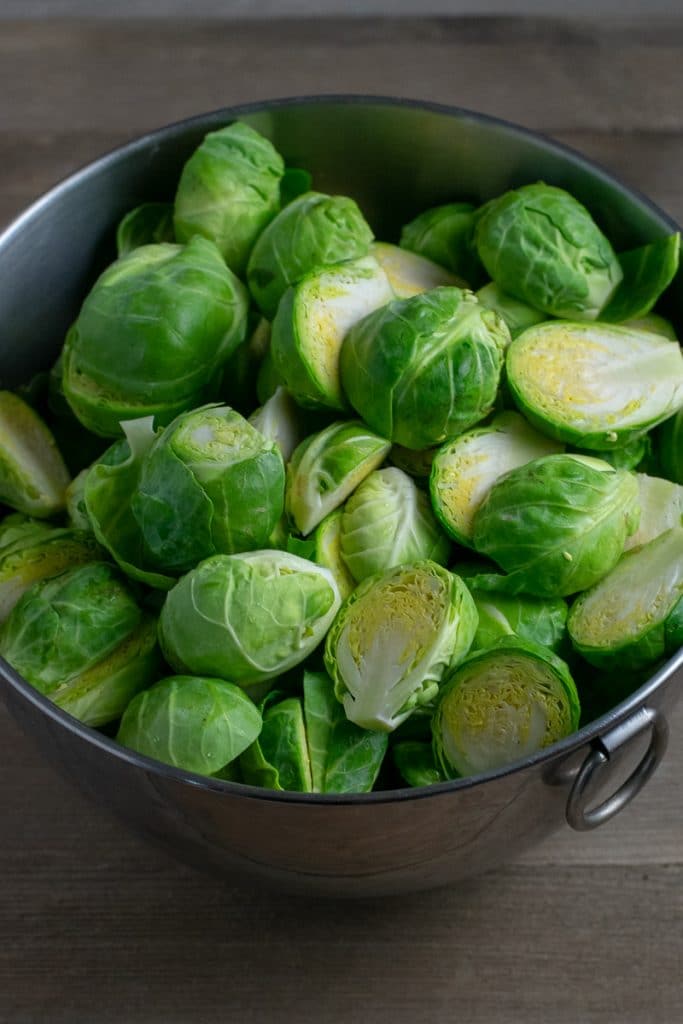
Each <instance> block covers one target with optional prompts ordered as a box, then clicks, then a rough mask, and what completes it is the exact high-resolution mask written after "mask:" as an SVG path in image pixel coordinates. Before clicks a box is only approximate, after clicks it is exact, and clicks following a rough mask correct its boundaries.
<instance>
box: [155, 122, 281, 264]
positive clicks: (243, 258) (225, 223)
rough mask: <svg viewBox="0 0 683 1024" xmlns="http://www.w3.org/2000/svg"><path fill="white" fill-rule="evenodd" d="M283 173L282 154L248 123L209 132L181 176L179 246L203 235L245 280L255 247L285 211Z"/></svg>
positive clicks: (177, 199) (177, 200)
mask: <svg viewBox="0 0 683 1024" xmlns="http://www.w3.org/2000/svg"><path fill="white" fill-rule="evenodd" d="M284 170H285V165H284V161H283V159H282V157H281V156H280V154H279V153H278V152H277V150H276V149H275V148H274V147H273V145H272V144H271V143H270V142H269V141H268V139H266V138H264V137H263V135H260V134H259V133H258V132H257V131H254V129H253V128H250V127H249V125H248V124H244V123H243V122H241V121H236V122H235V123H234V124H231V125H228V126H227V127H225V128H220V129H219V130H218V131H215V132H209V133H208V135H206V136H205V138H204V140H203V142H202V143H201V144H200V145H199V147H198V148H197V149H196V150H195V151H194V153H193V154H192V156H191V157H190V159H189V160H188V161H187V163H186V164H185V166H184V167H183V171H182V174H181V175H180V181H179V183H178V190H177V192H176V197H175V212H174V224H175V232H176V237H177V239H178V241H179V242H189V241H190V239H191V238H192V237H193V235H203V236H204V238H208V239H210V240H211V241H212V242H215V244H216V245H217V246H218V248H219V250H220V252H221V255H222V256H223V258H224V260H225V262H226V263H227V265H228V266H229V267H230V269H231V270H232V271H234V273H236V274H239V275H240V277H241V276H242V275H243V274H244V270H245V268H246V266H247V260H248V258H249V253H250V252H251V249H252V247H253V245H254V242H255V241H256V239H257V238H258V236H259V235H260V234H261V232H262V231H263V229H264V228H265V226H266V225H267V224H268V223H269V222H270V221H271V220H272V219H273V217H274V216H275V214H276V213H277V212H278V210H279V208H280V182H281V180H282V176H283V174H284Z"/></svg>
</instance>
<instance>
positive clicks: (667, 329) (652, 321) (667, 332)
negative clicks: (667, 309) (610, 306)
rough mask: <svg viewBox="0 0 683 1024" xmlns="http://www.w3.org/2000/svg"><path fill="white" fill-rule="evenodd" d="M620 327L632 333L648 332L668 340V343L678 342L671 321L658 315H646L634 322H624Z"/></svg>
mask: <svg viewBox="0 0 683 1024" xmlns="http://www.w3.org/2000/svg"><path fill="white" fill-rule="evenodd" d="M621 326H622V327H628V328H630V329H631V330H632V331H650V332H651V333H652V334H661V336H662V337H663V338H668V339H669V340H670V341H677V340H678V339H677V337H676V331H675V329H674V326H673V324H672V323H671V321H670V320H667V319H666V317H663V316H660V315H659V314H658V313H646V315H645V316H639V317H636V319H634V320H625V321H624V322H623V324H622V325H621Z"/></svg>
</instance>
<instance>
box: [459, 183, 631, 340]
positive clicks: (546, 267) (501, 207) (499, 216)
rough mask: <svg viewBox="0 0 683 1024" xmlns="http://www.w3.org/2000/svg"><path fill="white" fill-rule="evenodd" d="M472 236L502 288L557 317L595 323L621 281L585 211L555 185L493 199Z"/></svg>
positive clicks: (613, 258) (611, 254)
mask: <svg viewBox="0 0 683 1024" xmlns="http://www.w3.org/2000/svg"><path fill="white" fill-rule="evenodd" d="M475 237H476V244H477V251H478V252H479V256H480V258H481V261H482V263H483V264H484V266H485V267H486V270H487V271H488V273H489V274H490V276H491V277H492V278H493V280H494V281H495V283H496V284H497V285H498V287H499V288H502V290H503V291H506V292H509V293H510V295H513V296H514V297H515V298H517V299H522V301H523V302H526V303H528V304H529V305H530V306H532V307H533V308H534V309H539V310H542V311H543V312H544V313H550V314H551V315H552V316H559V317H566V318H567V319H571V320H594V319H595V318H596V317H597V316H598V315H599V313H600V311H601V310H602V309H603V307H604V306H605V305H606V304H607V303H608V302H609V300H610V298H611V297H612V295H613V293H614V291H615V289H616V287H617V285H618V284H619V282H620V281H621V279H622V276H623V274H622V270H621V267H620V265H619V261H618V259H617V257H616V256H615V254H614V250H613V249H612V246H611V245H610V243H609V242H608V240H607V239H606V238H605V236H604V235H603V233H602V232H601V231H600V229H599V228H598V226H597V224H596V223H595V221H594V220H593V218H592V217H591V215H590V213H589V212H588V210H587V209H586V208H585V207H584V206H582V205H581V203H580V202H579V201H578V200H577V199H575V198H574V197H573V196H571V195H570V194H569V193H568V192H565V191H564V190H563V189H561V188H555V187H554V186H552V185H544V184H543V183H540V182H539V183H538V184H535V185H524V186H523V187H522V188H519V189H513V190H511V191H510V192H505V193H504V194H503V195H502V196H499V197H498V198H497V199H492V200H491V201H490V202H488V203H487V204H486V205H485V206H484V207H482V209H481V210H480V211H479V212H478V215H477V225H476V236H475Z"/></svg>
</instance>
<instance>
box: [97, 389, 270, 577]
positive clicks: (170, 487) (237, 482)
mask: <svg viewBox="0 0 683 1024" xmlns="http://www.w3.org/2000/svg"><path fill="white" fill-rule="evenodd" d="M124 429H125V430H126V436H127V438H128V445H127V452H126V454H127V458H125V459H123V461H118V456H117V452H118V451H119V450H120V449H119V445H120V444H121V443H120V442H119V444H118V445H116V446H114V449H115V450H114V452H112V455H111V456H110V459H109V460H101V461H100V462H99V463H97V464H96V465H95V466H94V467H93V468H92V469H91V470H90V471H89V473H88V477H87V480H86V485H85V500H86V506H87V510H88V514H89V516H90V518H91V520H92V523H93V527H94V529H95V533H96V535H97V537H98V539H100V541H101V542H102V543H103V544H104V545H105V547H107V549H108V550H109V551H110V552H111V553H112V555H113V556H114V558H115V559H116V560H117V562H118V563H119V565H120V566H121V568H122V569H124V571H126V572H127V573H129V575H131V576H133V577H134V578H136V579H140V580H142V581H144V582H147V583H150V584H151V585H152V586H162V587H164V586H166V587H167V586H168V582H169V578H170V577H173V576H177V575H179V574H181V573H183V572H186V571H187V570H188V569H191V568H193V567H194V566H195V565H196V564H197V563H198V562H199V561H201V560H202V559H204V558H208V557H209V556H210V555H214V554H233V553H234V552H237V551H246V550H253V549H255V548H260V547H263V546H264V545H265V544H266V543H267V541H268V538H269V537H270V535H271V533H272V531H273V530H274V528H275V526H276V524H277V522H278V520H279V518H280V516H281V515H282V511H283V508H284V485H285V471H284V463H283V461H282V456H281V454H280V451H279V449H278V448H277V446H276V445H275V444H274V443H273V442H272V441H268V440H267V439H266V438H264V437H263V435H262V434H260V433H259V432H258V430H255V429H254V427H252V426H251V425H250V424H249V423H248V422H247V421H246V420H245V419H243V417H242V416H240V414H239V413H237V412H235V411H234V410H233V409H230V408H228V407H227V406H205V407H203V408H200V409H196V410H194V411H192V412H187V413H183V414H181V415H180V416H178V417H177V418H176V419H175V420H174V421H173V422H172V423H171V424H169V426H168V427H166V428H165V429H164V430H163V431H162V432H160V433H159V434H157V435H155V434H154V431H153V430H152V425H151V421H150V419H149V418H146V419H142V420H133V421H131V422H130V423H126V424H124ZM121 454H122V455H123V450H122V449H121ZM171 582H172V580H171Z"/></svg>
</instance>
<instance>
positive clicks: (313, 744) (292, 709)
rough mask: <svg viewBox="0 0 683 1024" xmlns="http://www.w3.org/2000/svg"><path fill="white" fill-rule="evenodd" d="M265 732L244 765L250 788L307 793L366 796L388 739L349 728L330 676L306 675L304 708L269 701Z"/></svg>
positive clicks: (294, 702) (274, 698)
mask: <svg viewBox="0 0 683 1024" xmlns="http://www.w3.org/2000/svg"><path fill="white" fill-rule="evenodd" d="M264 708H265V709H264V712H263V731H262V733H261V735H260V736H259V738H258V740H256V742H255V743H254V744H252V746H251V747H250V748H249V749H248V750H247V751H246V752H245V753H244V754H243V755H242V758H241V760H240V764H241V768H242V775H243V778H244V781H245V782H248V783H253V784H256V785H265V786H268V787H269V788H271V789H276V790H283V789H284V790H295V791H298V792H305V793H367V792H369V791H370V790H371V789H372V787H373V785H374V783H375V780H376V778H377V774H378V772H379V769H380V767H381V764H382V760H383V758H384V755H385V753H386V749H387V744H388V737H387V735H386V733H376V732H369V731H368V730H366V729H360V728H359V727H358V726H357V725H354V724H353V723H352V722H349V721H348V719H347V718H346V716H345V714H344V709H343V708H342V706H341V704H340V703H339V702H338V701H337V699H336V697H335V695H334V687H333V684H332V681H331V680H330V678H329V676H328V675H327V674H326V673H325V672H305V673H304V692H303V702H302V701H301V700H300V699H299V698H297V697H285V698H284V699H283V695H282V694H280V693H273V694H269V695H268V696H267V697H266V698H265V701H264Z"/></svg>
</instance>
